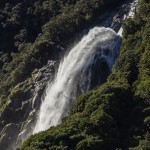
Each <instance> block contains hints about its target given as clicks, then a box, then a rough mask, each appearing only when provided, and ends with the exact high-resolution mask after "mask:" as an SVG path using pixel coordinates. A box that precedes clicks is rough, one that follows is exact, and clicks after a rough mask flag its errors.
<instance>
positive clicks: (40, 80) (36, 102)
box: [0, 61, 56, 150]
mask: <svg viewBox="0 0 150 150" xmlns="http://www.w3.org/2000/svg"><path fill="white" fill-rule="evenodd" d="M55 64H56V63H55V61H48V63H47V65H46V66H43V67H42V68H41V69H40V70H35V71H34V73H33V74H32V78H31V79H30V81H25V82H23V83H20V84H19V85H17V86H18V87H16V89H18V88H19V89H20V88H22V86H24V85H25V84H28V85H29V86H28V89H25V90H27V91H24V92H25V93H22V92H21V91H20V90H18V91H16V92H15V93H13V94H12V95H11V96H10V100H9V104H8V106H7V107H6V109H5V110H4V111H3V112H2V113H1V114H0V122H1V124H0V149H1V150H10V147H14V148H13V149H15V148H16V146H15V145H20V144H21V143H22V141H23V139H24V138H25V137H27V136H28V134H29V133H30V132H31V129H32V124H34V123H35V121H36V115H37V111H38V110H39V106H40V103H41V97H42V94H43V93H44V89H45V87H46V84H47V82H48V81H49V80H51V79H52V77H53V74H54V71H55ZM18 135H19V136H18ZM8 142H9V146H8ZM16 143H17V144H16Z"/></svg>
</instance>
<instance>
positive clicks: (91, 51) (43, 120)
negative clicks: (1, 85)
mask: <svg viewBox="0 0 150 150" xmlns="http://www.w3.org/2000/svg"><path fill="white" fill-rule="evenodd" d="M120 46H121V38H120V36H119V35H117V34H116V33H115V32H114V31H113V30H112V29H110V28H104V27H94V28H93V29H91V30H90V31H89V33H88V34H87V35H86V36H84V37H83V38H82V40H81V41H80V42H79V43H78V44H77V45H76V46H75V47H73V48H72V49H71V50H70V52H69V53H68V54H67V55H66V56H65V57H64V58H63V59H62V61H61V62H60V65H59V68H58V71H57V73H56V75H55V78H54V80H53V81H52V82H50V83H49V84H48V87H47V89H46V94H45V98H44V99H43V102H42V104H41V108H40V111H39V114H38V119H37V123H36V126H35V129H34V131H33V133H37V132H39V131H43V130H46V129H48V128H49V127H51V126H56V125H58V124H59V123H61V120H62V118H63V117H65V116H67V115H68V113H69V110H70V105H71V104H72V103H73V102H74V101H75V100H76V98H77V96H79V94H81V93H84V92H86V91H88V90H89V89H90V87H91V84H92V82H93V81H92V76H93V73H94V72H98V70H101V72H98V76H99V81H98V80H97V83H98V84H100V83H101V80H102V76H101V75H102V74H103V72H105V70H103V68H104V67H102V66H103V65H105V66H108V67H107V69H108V70H109V71H110V70H111V68H112V66H113V64H114V61H115V59H116V57H117V56H118V54H119V50H120ZM97 63H98V64H99V65H98V68H97V67H96V68H94V66H96V64H97Z"/></svg>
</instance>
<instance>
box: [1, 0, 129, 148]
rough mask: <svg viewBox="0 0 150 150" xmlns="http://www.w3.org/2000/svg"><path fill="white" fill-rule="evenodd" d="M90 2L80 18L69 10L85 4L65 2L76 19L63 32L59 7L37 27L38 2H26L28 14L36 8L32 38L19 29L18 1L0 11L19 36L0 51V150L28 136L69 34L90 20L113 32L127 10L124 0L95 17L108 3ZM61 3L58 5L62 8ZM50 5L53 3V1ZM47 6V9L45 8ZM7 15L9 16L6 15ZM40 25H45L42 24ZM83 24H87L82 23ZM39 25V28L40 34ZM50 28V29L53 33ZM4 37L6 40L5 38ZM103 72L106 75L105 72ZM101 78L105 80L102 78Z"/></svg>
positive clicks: (10, 27) (73, 33)
mask: <svg viewBox="0 0 150 150" xmlns="http://www.w3.org/2000/svg"><path fill="white" fill-rule="evenodd" d="M94 2H95V3H96V4H95V5H94V6H95V7H93V3H94ZM115 2H118V1H114V6H115V5H116V3H115ZM39 3H41V2H39ZM93 3H92V10H90V9H88V8H87V9H88V11H87V12H83V16H81V18H80V17H78V15H77V12H76V11H74V12H73V10H77V9H75V8H78V7H79V6H82V5H83V6H84V5H86V3H82V1H81V2H80V1H74V2H70V3H69V5H70V4H71V6H68V7H67V8H66V9H68V10H69V11H70V13H72V14H73V16H72V17H73V18H74V17H75V18H76V22H75V23H74V22H69V23H68V22H67V25H69V26H70V27H71V28H69V29H68V31H67V32H68V33H69V34H68V33H66V32H65V31H66V30H65V28H64V30H65V31H64V30H62V29H61V28H60V26H62V22H63V19H62V18H65V17H64V16H63V15H66V14H65V13H66V11H65V10H62V11H64V13H62V14H63V15H62V14H61V15H60V16H57V15H58V12H53V13H54V14H55V15H54V16H56V20H54V19H52V20H50V21H49V22H47V21H48V19H46V18H44V20H43V22H42V23H41V26H40V27H39V26H38V27H37V26H36V25H37V23H38V20H36V19H35V18H36V15H37V14H38V13H37V12H38V11H39V12H40V14H41V12H42V10H38V9H37V6H38V5H39V4H38V3H35V6H33V4H34V3H33V4H30V7H31V8H30V7H29V9H28V12H30V13H31V12H32V11H35V10H37V12H35V14H34V17H33V18H34V19H33V20H35V22H34V26H35V29H37V30H36V31H35V30H34V37H32V38H30V37H31V36H30V34H28V35H29V37H28V38H27V39H26V37H25V35H26V33H25V30H26V29H25V30H24V31H22V28H20V24H21V23H20V22H19V23H18V21H19V18H17V14H18V13H19V14H20V11H21V8H22V6H21V5H20V4H19V5H17V4H11V2H10V4H8V5H7V7H6V8H7V9H6V8H5V9H4V10H5V12H4V11H2V14H3V15H4V16H5V15H6V16H5V17H6V18H3V17H1V18H0V19H2V20H3V22H5V23H8V24H6V25H7V26H8V27H9V28H7V30H6V31H7V32H8V33H11V32H12V31H11V30H12V29H13V28H14V24H17V23H18V24H19V27H18V29H16V30H17V31H16V30H15V31H16V32H17V33H18V35H17V36H16V38H17V37H19V39H18V38H17V39H18V41H17V43H16V45H18V46H17V48H16V47H15V48H14V46H13V48H14V51H13V53H12V52H11V53H10V52H8V53H3V52H2V53H1V54H0V56H1V61H0V63H1V74H0V77H1V81H0V82H1V83H2V86H1V89H2V90H1V91H0V97H1V101H2V102H4V104H3V103H2V102H1V103H2V104H1V106H2V107H1V113H0V122H1V124H0V148H1V149H2V150H7V149H8V150H10V147H13V148H16V146H17V145H20V144H21V143H22V142H23V141H22V140H24V137H28V135H29V134H31V133H30V132H31V130H32V128H33V126H34V123H35V120H36V115H37V112H38V110H39V107H40V104H41V99H42V95H43V93H44V90H45V87H46V85H47V82H48V81H50V80H51V79H52V78H53V74H54V72H55V68H57V65H58V61H59V55H60V54H63V53H64V48H62V47H67V46H66V44H68V43H70V39H71V38H70V37H72V39H74V37H73V35H75V34H77V33H79V32H80V31H82V29H84V28H85V27H89V26H90V25H91V22H93V21H94V22H95V24H99V23H101V25H104V26H106V27H112V28H113V29H115V30H116V31H117V30H118V29H119V28H120V26H121V23H122V20H123V18H124V13H127V12H128V11H129V7H128V2H127V3H125V4H122V5H121V6H119V7H118V8H117V11H116V8H115V10H112V11H105V14H104V15H100V16H99V15H97V14H99V13H100V14H101V11H102V10H103V11H104V9H103V6H105V8H108V5H107V4H109V7H110V1H108V3H107V1H104V2H103V3H102V5H101V2H100V1H96V0H95V1H93ZM44 4H46V2H45V3H43V5H44ZM64 4H65V2H64ZM64 4H61V6H62V8H63V5H64ZM88 4H89V1H87V6H88ZM111 4H112V2H111ZM22 5H23V4H22ZM59 5H60V3H59V4H57V5H56V6H57V7H58V9H59V8H60V6H59ZM72 5H73V6H72ZM74 5H75V6H74ZM89 5H91V4H89ZM46 6H47V5H46ZM48 6H49V5H48ZM53 6H55V5H54V4H53ZM56 6H55V7H56ZM14 7H15V9H14ZM32 7H33V8H34V9H35V10H34V9H33V8H32ZM72 7H73V8H72ZM74 7H75V8H74ZM120 7H122V9H124V10H120ZM10 9H11V10H12V13H13V10H14V11H15V13H16V14H14V17H15V16H16V20H15V21H14V22H13V21H12V20H13V19H10V20H8V18H9V17H8V18H7V15H8V14H7V12H9V10H10ZM47 9H50V8H49V7H48V8H47ZM111 9H112V7H111ZM19 10H20V11H19ZM56 10H57V9H56ZM81 12H82V9H81V10H80V9H79V13H81ZM30 13H29V14H30ZM45 13H46V12H45ZM51 13H52V12H49V14H51ZM67 13H68V11H67ZM89 13H90V14H89ZM81 14H82V13H81ZM20 15H22V14H20ZM20 15H19V16H20ZM8 16H10V14H9V15H8ZM19 16H18V17H19ZM95 16H97V17H99V20H98V21H95V20H94V19H95ZM108 16H109V17H108ZM41 17H42V14H41ZM47 17H49V16H47ZM67 17H68V16H67ZM67 20H69V19H67ZM7 21H8V22H7ZM59 21H60V22H59ZM61 21H62V22H61ZM45 23H47V24H45ZM72 23H73V25H72ZM31 24H32V23H31ZM43 24H45V25H44V26H43V27H42V25H43ZM74 24H75V25H74ZM85 24H89V25H87V26H86V25H85ZM41 27H42V30H43V31H42V33H41ZM27 29H29V28H27ZM55 29H56V31H55ZM2 30H3V29H1V30H0V31H2ZM29 31H30V30H29ZM29 31H28V32H29ZM52 31H54V33H53V32H52ZM57 31H60V32H57ZM7 32H6V33H7ZM3 33H4V31H3ZM40 33H41V34H40ZM50 33H51V35H50ZM65 35H66V36H65ZM14 36H15V35H14V33H13V34H12V37H11V38H14ZM35 37H36V40H35ZM0 38H1V37H0ZM5 39H7V37H6V38H5ZM51 39H52V40H53V39H57V40H58V41H57V40H56V41H54V42H53V41H51ZM34 40H35V42H34V43H32V44H30V43H29V42H33V41H34ZM66 41H67V42H66ZM15 42H16V41H15ZM57 42H58V43H57ZM59 42H60V43H59ZM9 44H10V46H11V45H12V43H11V42H10V43H9ZM31 45H32V46H31ZM2 47H4V45H2ZM8 48H10V47H7V49H8ZM11 48H12V47H11ZM65 49H66V48H65ZM50 50H51V51H50ZM48 60H49V61H48ZM47 61H48V62H47ZM36 68H37V69H36ZM106 74H107V75H108V72H107V73H106ZM104 80H106V78H105V79H104ZM94 82H95V81H93V85H95V83H94ZM92 88H93V87H92ZM3 108H4V109H3ZM8 143H9V144H8ZM16 143H17V144H16ZM14 145H15V146H14Z"/></svg>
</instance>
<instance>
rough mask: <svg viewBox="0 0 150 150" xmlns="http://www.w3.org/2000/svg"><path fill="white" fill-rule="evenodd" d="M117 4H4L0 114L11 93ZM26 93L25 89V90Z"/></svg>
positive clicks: (96, 0) (0, 12) (72, 0)
mask: <svg viewBox="0 0 150 150" xmlns="http://www.w3.org/2000/svg"><path fill="white" fill-rule="evenodd" d="M113 5H117V0H113V1H107V0H104V1H101V0H92V1H91V0H86V1H83V0H67V1H66V0H44V1H42V0H30V1H29V0H24V1H22V0H16V1H11V0H5V1H2V2H1V4H0V22H1V24H0V41H1V43H0V84H1V88H0V111H2V110H3V109H4V108H5V107H6V105H7V102H8V101H9V98H10V94H11V93H12V92H11V90H13V88H15V86H16V85H17V84H19V83H21V82H24V81H25V80H26V79H27V78H30V77H31V74H32V72H33V71H34V70H35V69H38V68H41V67H42V66H43V65H44V64H46V63H47V61H48V60H49V59H52V60H53V59H55V60H56V59H58V58H59V54H60V52H61V51H62V48H66V46H67V45H68V43H69V42H70V40H72V39H74V37H75V35H77V34H78V33H79V32H80V31H81V30H82V29H83V28H85V27H88V26H90V24H91V23H92V22H93V20H94V19H95V18H96V16H97V15H98V14H100V13H101V12H102V11H103V10H104V9H105V8H108V7H110V6H111V7H112V6H113ZM24 90H25V89H24Z"/></svg>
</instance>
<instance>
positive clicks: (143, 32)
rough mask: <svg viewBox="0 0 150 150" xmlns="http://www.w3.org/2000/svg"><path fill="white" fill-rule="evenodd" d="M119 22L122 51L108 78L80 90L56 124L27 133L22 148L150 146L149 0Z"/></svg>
mask: <svg viewBox="0 0 150 150" xmlns="http://www.w3.org/2000/svg"><path fill="white" fill-rule="evenodd" d="M123 26H124V40H123V46H122V50H121V54H120V56H119V58H118V59H117V61H116V64H115V66H114V68H113V71H112V74H111V75H110V76H109V78H108V81H107V82H106V83H105V84H103V85H102V86H100V87H99V88H97V89H95V90H93V91H90V92H89V93H87V94H84V95H81V96H80V97H79V98H78V100H77V102H76V104H75V105H74V106H73V107H72V109H71V114H70V116H68V117H66V118H64V119H63V122H62V124H61V125H58V126H57V127H51V128H50V129H48V130H47V131H44V132H41V133H39V134H35V135H32V136H31V137H30V138H29V139H27V140H26V141H25V142H24V144H23V145H22V148H21V150H56V149H57V150H59V149H60V150H74V149H76V150H99V149H101V150H114V149H130V150H149V149H150V117H149V116H150V41H149V37H150V3H149V0H142V1H141V4H140V8H139V11H138V12H137V13H136V15H135V17H134V18H129V19H128V20H126V21H125V23H124V25H123ZM70 30H71V29H70ZM49 33H50V32H49ZM63 34H64V33H63ZM57 40H58V41H59V38H58V39H57Z"/></svg>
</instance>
